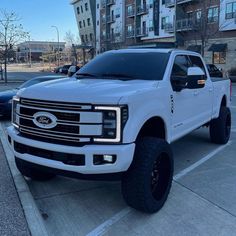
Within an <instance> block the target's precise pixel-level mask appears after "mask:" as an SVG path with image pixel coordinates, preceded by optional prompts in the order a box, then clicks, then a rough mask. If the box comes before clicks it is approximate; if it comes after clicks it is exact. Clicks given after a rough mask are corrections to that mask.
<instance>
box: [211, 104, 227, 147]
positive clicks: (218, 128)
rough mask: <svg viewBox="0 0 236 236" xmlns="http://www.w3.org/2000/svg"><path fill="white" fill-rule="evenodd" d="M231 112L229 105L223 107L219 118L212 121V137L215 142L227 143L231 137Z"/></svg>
mask: <svg viewBox="0 0 236 236" xmlns="http://www.w3.org/2000/svg"><path fill="white" fill-rule="evenodd" d="M230 131H231V112H230V109H229V108H228V107H221V108H220V114H219V117H218V118H217V119H213V120H212V121H211V122H210V138H211V141H212V142H213V143H216V144H226V143H227V142H228V141H229V138H230Z"/></svg>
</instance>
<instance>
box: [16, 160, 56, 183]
mask: <svg viewBox="0 0 236 236" xmlns="http://www.w3.org/2000/svg"><path fill="white" fill-rule="evenodd" d="M15 162H16V166H17V168H18V170H19V171H20V173H21V174H22V175H24V176H26V177H29V178H31V179H33V180H37V181H47V180H50V179H52V178H53V177H55V174H52V173H49V172H45V171H42V170H40V169H37V168H34V167H32V166H31V165H30V164H27V162H26V161H24V160H21V159H19V158H15Z"/></svg>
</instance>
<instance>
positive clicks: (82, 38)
mask: <svg viewBox="0 0 236 236" xmlns="http://www.w3.org/2000/svg"><path fill="white" fill-rule="evenodd" d="M81 41H82V43H84V35H81Z"/></svg>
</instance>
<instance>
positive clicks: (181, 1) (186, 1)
mask: <svg viewBox="0 0 236 236" xmlns="http://www.w3.org/2000/svg"><path fill="white" fill-rule="evenodd" d="M195 1H197V0H177V4H185V3H190V2H195Z"/></svg>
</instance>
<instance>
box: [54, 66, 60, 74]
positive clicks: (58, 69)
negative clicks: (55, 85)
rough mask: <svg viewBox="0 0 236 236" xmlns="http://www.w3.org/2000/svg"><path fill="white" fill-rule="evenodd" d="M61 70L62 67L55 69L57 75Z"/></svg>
mask: <svg viewBox="0 0 236 236" xmlns="http://www.w3.org/2000/svg"><path fill="white" fill-rule="evenodd" d="M61 68H62V66H58V67H56V68H54V70H53V72H54V73H56V74H57V73H59V72H60V69H61Z"/></svg>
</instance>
